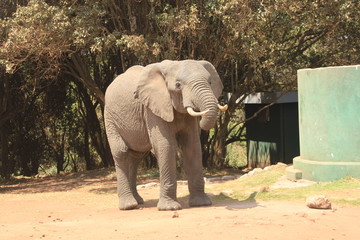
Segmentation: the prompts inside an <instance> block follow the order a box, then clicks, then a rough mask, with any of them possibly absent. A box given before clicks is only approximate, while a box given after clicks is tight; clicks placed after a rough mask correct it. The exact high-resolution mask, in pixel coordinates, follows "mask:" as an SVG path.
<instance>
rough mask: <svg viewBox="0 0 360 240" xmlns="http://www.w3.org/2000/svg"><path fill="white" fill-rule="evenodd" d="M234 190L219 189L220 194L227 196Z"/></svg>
mask: <svg viewBox="0 0 360 240" xmlns="http://www.w3.org/2000/svg"><path fill="white" fill-rule="evenodd" d="M233 193H234V191H233V190H224V191H221V194H222V195H225V196H229V195H231V194H233Z"/></svg>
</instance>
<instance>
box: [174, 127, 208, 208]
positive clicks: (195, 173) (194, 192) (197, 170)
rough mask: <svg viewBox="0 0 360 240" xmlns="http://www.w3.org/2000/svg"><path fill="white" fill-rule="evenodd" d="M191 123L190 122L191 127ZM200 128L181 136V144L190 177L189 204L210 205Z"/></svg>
mask: <svg viewBox="0 0 360 240" xmlns="http://www.w3.org/2000/svg"><path fill="white" fill-rule="evenodd" d="M190 126H191V124H189V127H190ZM199 135H200V134H199V130H198V128H197V127H195V126H194V127H193V128H191V129H190V130H189V131H187V132H185V133H183V134H182V135H181V136H180V138H179V144H180V146H181V148H182V150H183V157H184V159H183V163H184V170H185V173H186V175H187V177H188V187H189V192H190V198H189V206H190V207H196V206H209V205H211V204H212V203H211V200H210V198H209V197H208V196H207V195H206V193H205V191H204V187H205V182H204V177H203V166H202V154H201V143H200V136H199Z"/></svg>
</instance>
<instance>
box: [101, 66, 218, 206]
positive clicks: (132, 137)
mask: <svg viewBox="0 0 360 240" xmlns="http://www.w3.org/2000/svg"><path fill="white" fill-rule="evenodd" d="M222 89H223V85H222V83H221V80H220V78H219V75H218V73H217V72H216V70H215V68H214V67H213V65H211V64H210V63H209V62H207V61H194V60H185V61H169V60H165V61H163V62H160V63H154V64H150V65H148V66H146V67H142V66H133V67H131V68H129V69H128V70H127V71H126V72H125V73H123V74H121V75H119V76H118V77H117V78H116V79H115V80H114V81H113V82H112V83H111V85H110V86H109V87H108V89H107V90H106V94H105V126H106V132H107V136H108V140H109V144H110V148H111V152H112V155H113V158H114V161H115V166H116V174H117V189H118V196H119V208H120V209H122V210H127V209H134V208H136V207H137V206H138V204H142V203H143V202H144V201H143V199H142V198H141V197H140V195H139V194H138V192H137V190H136V172H137V167H138V164H139V161H140V160H141V159H142V157H143V156H144V155H145V153H146V152H148V151H150V150H151V149H152V151H153V152H154V153H155V156H156V158H157V160H158V164H159V168H160V185H161V186H160V199H159V202H158V205H157V207H158V209H159V210H178V209H181V205H180V204H179V202H178V201H177V198H176V158H175V154H176V148H177V146H180V148H181V149H182V152H183V158H184V159H183V163H184V169H185V172H186V174H187V176H188V186H189V192H190V200H189V205H190V206H207V205H211V200H210V199H209V197H208V196H207V195H206V194H205V192H204V180H203V175H202V159H201V158H202V155H201V146H200V128H199V127H201V128H202V129H204V130H209V129H211V128H212V127H214V125H215V122H216V119H217V115H218V111H219V109H218V105H217V104H218V101H217V98H218V97H219V96H220V94H221V92H222ZM189 106H190V107H192V108H193V109H194V110H195V111H204V110H209V112H207V113H206V114H205V115H204V116H202V117H201V120H200V121H199V119H200V117H192V116H190V115H189V114H188V113H187V111H186V109H185V108H186V107H189Z"/></svg>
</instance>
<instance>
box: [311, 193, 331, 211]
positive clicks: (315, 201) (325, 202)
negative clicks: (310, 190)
mask: <svg viewBox="0 0 360 240" xmlns="http://www.w3.org/2000/svg"><path fill="white" fill-rule="evenodd" d="M306 206H307V207H309V208H315V209H331V202H330V201H329V199H327V198H326V197H325V196H323V195H317V196H311V197H308V198H307V199H306Z"/></svg>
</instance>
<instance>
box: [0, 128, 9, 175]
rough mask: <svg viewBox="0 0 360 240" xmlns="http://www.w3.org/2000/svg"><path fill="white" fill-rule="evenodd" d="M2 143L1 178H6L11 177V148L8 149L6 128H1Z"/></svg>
mask: <svg viewBox="0 0 360 240" xmlns="http://www.w3.org/2000/svg"><path fill="white" fill-rule="evenodd" d="M0 141H1V145H0V146H1V155H0V156H1V158H0V168H1V176H2V177H4V178H9V177H10V168H9V165H10V164H9V147H8V136H7V131H6V127H4V126H2V127H0Z"/></svg>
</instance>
